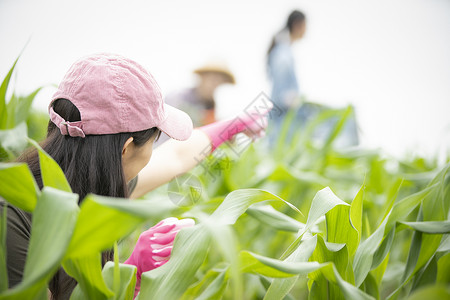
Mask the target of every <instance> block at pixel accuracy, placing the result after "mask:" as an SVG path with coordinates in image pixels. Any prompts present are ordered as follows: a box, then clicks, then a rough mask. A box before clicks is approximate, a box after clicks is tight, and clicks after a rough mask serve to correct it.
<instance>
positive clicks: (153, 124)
mask: <svg viewBox="0 0 450 300" xmlns="http://www.w3.org/2000/svg"><path fill="white" fill-rule="evenodd" d="M269 110H270V107H269V108H268V109H267V110H266V111H265V112H263V113H262V114H260V115H258V117H255V114H253V115H252V117H251V118H250V117H249V116H248V114H245V113H243V114H242V115H240V116H237V117H236V118H234V119H230V120H226V121H220V122H214V123H211V124H209V125H206V126H202V127H199V128H196V129H193V125H192V121H191V119H190V117H189V116H188V115H187V114H186V113H184V112H183V111H181V110H178V109H176V108H174V107H172V106H170V105H167V104H165V103H164V101H163V97H162V95H161V91H160V88H159V86H158V84H157V82H156V81H155V79H154V78H153V76H152V75H151V74H150V73H149V72H148V71H147V70H145V69H144V68H143V67H142V66H141V65H139V64H138V63H137V62H135V61H133V60H130V59H128V58H125V57H122V56H119V55H115V54H96V55H90V56H87V57H84V58H82V59H80V60H78V61H77V62H75V63H74V64H73V65H72V67H71V68H70V69H69V71H68V72H67V73H66V75H65V77H64V78H63V80H62V81H61V83H60V85H59V87H58V90H57V91H56V93H55V94H54V96H53V97H52V99H51V101H50V104H49V107H48V111H49V115H50V121H49V123H48V130H47V137H46V139H45V140H44V141H43V142H42V143H41V146H42V148H43V149H44V150H45V151H46V152H47V153H48V154H49V155H50V156H51V157H52V158H53V159H54V160H55V161H56V162H57V163H58V164H59V166H60V167H61V169H62V170H63V172H64V174H65V176H66V178H67V181H68V182H69V184H70V186H71V189H72V191H73V192H74V193H76V194H78V195H79V204H81V202H82V201H83V199H84V197H85V196H86V195H87V194H89V193H93V194H97V195H102V196H110V197H118V198H139V197H141V196H143V195H145V194H146V193H148V192H150V191H152V190H153V189H155V188H157V187H159V186H161V185H163V184H165V183H167V182H169V181H170V180H172V179H173V178H174V177H176V176H178V175H180V174H183V173H186V172H188V171H189V170H191V169H192V168H193V167H194V166H196V165H197V164H198V163H200V162H201V160H202V159H203V158H205V157H206V156H207V155H209V154H210V153H212V152H213V151H214V150H215V149H216V148H217V147H219V146H220V145H221V144H222V143H224V142H227V141H229V140H231V139H233V137H234V136H235V135H236V134H238V133H241V132H242V133H245V134H247V135H248V136H249V137H252V138H254V137H255V136H262V134H263V132H264V130H265V127H264V126H261V124H265V123H264V122H260V121H261V120H265V118H266V117H265V115H266V114H267V113H268V111H269ZM231 124H232V125H233V126H230V125H231ZM230 127H232V128H231V130H230ZM161 132H164V133H166V134H167V135H169V136H170V137H172V138H173V139H171V140H169V141H167V142H166V143H164V144H163V145H161V147H159V148H158V149H155V150H152V147H153V143H154V142H155V140H157V139H158V137H159V136H160V134H161ZM199 155H203V156H199ZM150 158H151V159H150ZM17 161H19V162H25V163H27V164H28V166H29V168H30V171H31V173H32V174H33V176H34V178H35V180H36V183H37V185H38V186H39V188H40V189H42V188H43V182H42V176H41V170H40V164H39V157H38V152H37V150H36V149H35V148H31V149H29V150H27V151H26V152H25V153H23V154H22V155H21V156H20V157H19V158H18V160H17ZM118 201H119V200H118ZM4 207H7V231H6V232H7V234H6V248H7V252H6V253H7V256H6V263H7V271H8V278H9V281H8V282H9V287H10V288H11V287H14V286H16V285H17V284H19V283H20V282H21V280H22V276H23V272H24V265H25V261H26V255H27V250H28V244H29V242H30V237H31V224H32V223H31V218H32V215H31V214H30V213H28V212H25V211H23V210H21V209H19V208H17V207H15V206H13V205H11V204H8V205H7V206H6V204H5V201H4V200H2V199H0V211H1V213H2V211H3V209H4ZM193 225H194V221H193V220H192V219H184V220H178V219H176V218H168V219H165V220H163V221H161V222H160V223H158V224H157V225H155V226H153V227H151V228H150V229H148V230H147V231H144V232H143V233H142V234H141V235H140V237H139V239H138V241H137V243H136V245H135V248H134V250H133V252H132V253H131V255H130V257H129V258H128V259H127V260H126V261H125V263H126V264H130V265H134V266H136V268H137V273H136V276H137V281H136V293H137V292H138V291H139V289H140V280H141V275H142V273H143V272H146V271H149V270H152V269H154V268H157V267H159V266H161V265H163V264H164V263H166V262H167V261H168V260H169V258H170V253H171V250H172V246H173V241H174V238H175V235H176V233H177V231H178V230H180V228H183V227H187V226H193ZM151 237H153V238H151ZM108 260H113V253H112V251H105V252H104V253H103V254H102V264H105V263H106V261H108ZM76 284H77V282H76V281H75V279H73V278H72V277H70V276H69V275H68V274H66V272H65V271H64V269H62V268H60V269H59V270H58V272H57V273H56V274H55V276H54V277H53V278H52V279H51V281H50V282H49V284H48V287H49V292H50V294H51V297H52V298H53V299H69V297H70V295H71V293H72V291H73V289H74V288H75V286H76Z"/></svg>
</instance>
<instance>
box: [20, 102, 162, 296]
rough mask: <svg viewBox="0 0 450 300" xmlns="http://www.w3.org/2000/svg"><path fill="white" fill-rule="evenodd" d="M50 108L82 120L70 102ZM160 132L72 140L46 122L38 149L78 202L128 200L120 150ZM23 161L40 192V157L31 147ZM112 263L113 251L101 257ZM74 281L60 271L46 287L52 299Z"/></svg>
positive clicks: (74, 119)
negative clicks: (56, 168) (53, 163)
mask: <svg viewBox="0 0 450 300" xmlns="http://www.w3.org/2000/svg"><path fill="white" fill-rule="evenodd" d="M53 109H54V111H55V112H56V113H58V114H59V115H60V116H61V117H62V118H64V119H65V120H67V121H69V122H76V121H80V120H81V116H80V111H79V110H78V108H77V107H76V106H75V105H74V104H73V103H72V102H70V101H69V100H66V99H58V100H56V101H55V102H54V104H53ZM160 134H161V131H160V130H159V129H158V128H156V127H153V128H150V129H146V130H142V131H138V132H125V133H117V134H104V135H86V137H84V138H82V137H71V136H68V135H62V134H61V132H60V130H59V128H58V127H57V126H56V125H55V124H53V122H52V121H49V123H48V131H47V137H46V139H45V140H44V141H43V142H42V143H41V147H42V148H43V149H44V150H45V151H46V152H47V153H48V154H49V155H50V156H51V157H52V158H53V159H54V160H55V161H56V162H57V163H58V164H59V166H60V167H61V169H62V170H63V172H64V174H65V176H66V178H67V180H68V182H69V184H70V186H71V188H72V191H73V192H74V193H77V194H78V195H79V202H78V203H81V202H82V201H83V199H84V197H85V196H86V195H87V194H89V193H93V194H97V195H102V196H110V197H122V198H123V197H128V196H129V194H128V188H127V183H126V181H125V175H124V172H123V167H122V150H123V146H124V144H125V142H126V141H127V140H128V139H129V138H130V137H133V143H134V144H135V145H136V146H137V147H139V146H142V145H144V144H145V143H146V142H147V141H149V140H150V139H151V138H153V137H156V139H157V138H159V135H160ZM17 160H18V161H20V162H26V163H27V164H28V166H29V168H30V170H31V173H32V174H33V176H34V177H35V179H36V182H37V184H38V186H39V188H40V189H42V188H43V183H42V177H41V170H40V165H39V156H38V153H37V150H36V149H35V148H30V149H29V150H28V151H26V152H25V153H24V154H22V155H21V156H20V157H19V158H18V159H17ZM108 260H113V251H111V250H109V251H105V252H103V254H102V263H103V264H105V263H106V261H108ZM75 286H76V281H75V280H74V279H73V278H71V277H69V276H68V275H67V274H65V272H64V270H63V269H60V270H59V271H58V273H56V275H55V276H54V277H53V279H52V280H51V281H50V284H49V288H50V291H51V293H52V298H53V299H59V298H61V297H64V296H63V295H66V294H68V293H69V294H70V293H71V291H72V290H73V289H74V288H75Z"/></svg>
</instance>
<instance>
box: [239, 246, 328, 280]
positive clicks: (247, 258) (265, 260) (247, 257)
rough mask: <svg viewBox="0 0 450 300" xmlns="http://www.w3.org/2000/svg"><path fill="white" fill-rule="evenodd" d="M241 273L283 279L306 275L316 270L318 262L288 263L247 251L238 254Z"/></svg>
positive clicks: (319, 265)
mask: <svg viewBox="0 0 450 300" xmlns="http://www.w3.org/2000/svg"><path fill="white" fill-rule="evenodd" d="M239 256H240V259H241V266H242V272H246V273H254V274H261V275H263V276H267V277H275V278H283V277H292V276H294V275H307V274H309V273H310V272H312V271H315V270H318V269H319V268H320V267H322V265H321V264H320V263H318V262H290V261H283V260H278V259H274V258H269V257H265V256H262V255H258V254H256V253H252V252H249V251H241V253H240V255H239Z"/></svg>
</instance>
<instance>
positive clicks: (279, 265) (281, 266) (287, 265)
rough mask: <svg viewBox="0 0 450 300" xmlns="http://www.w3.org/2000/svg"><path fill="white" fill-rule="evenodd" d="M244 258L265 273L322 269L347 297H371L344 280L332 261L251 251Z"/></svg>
mask: <svg viewBox="0 0 450 300" xmlns="http://www.w3.org/2000/svg"><path fill="white" fill-rule="evenodd" d="M243 255H244V256H245V257H244V260H245V261H247V262H248V264H249V265H254V266H255V268H254V269H253V271H254V272H256V270H261V271H262V272H264V273H265V274H270V273H271V272H274V273H275V271H273V270H277V271H279V272H276V273H275V274H279V275H283V276H284V275H286V276H287V275H288V274H297V275H298V274H304V275H305V274H308V273H310V272H312V271H318V270H320V271H322V273H323V274H324V276H325V278H326V279H327V280H329V281H330V282H333V283H335V284H337V285H338V286H339V287H340V289H341V291H342V293H343V294H344V296H345V297H346V298H347V299H373V298H372V297H371V296H369V295H367V294H366V293H364V292H363V291H361V290H359V289H358V288H356V287H355V286H353V285H352V284H350V283H348V282H346V281H345V280H343V279H342V277H341V276H340V274H339V272H338V271H337V270H336V268H335V267H334V265H333V264H332V263H323V264H320V263H318V262H287V261H282V260H277V259H273V258H268V257H264V256H261V255H258V254H255V253H251V252H243ZM259 263H261V264H263V265H265V266H266V267H267V268H264V267H262V266H261V265H260V264H259Z"/></svg>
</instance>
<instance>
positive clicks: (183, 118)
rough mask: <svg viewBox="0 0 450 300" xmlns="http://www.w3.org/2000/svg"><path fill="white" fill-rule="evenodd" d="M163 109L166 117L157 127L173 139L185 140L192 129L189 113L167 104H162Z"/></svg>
mask: <svg viewBox="0 0 450 300" xmlns="http://www.w3.org/2000/svg"><path fill="white" fill-rule="evenodd" d="M164 111H165V113H166V115H167V117H166V118H165V120H164V121H163V122H162V123H161V124H159V125H158V128H159V129H160V130H161V131H163V132H164V133H165V134H167V135H168V136H170V137H171V138H173V139H176V140H179V141H185V140H187V139H188V138H189V137H190V136H191V133H192V129H193V125H192V120H191V118H190V117H189V115H188V114H187V113H185V112H184V111H181V110H179V109H177V108H175V107H173V106H170V105H168V104H164Z"/></svg>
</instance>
